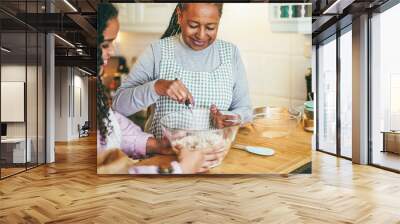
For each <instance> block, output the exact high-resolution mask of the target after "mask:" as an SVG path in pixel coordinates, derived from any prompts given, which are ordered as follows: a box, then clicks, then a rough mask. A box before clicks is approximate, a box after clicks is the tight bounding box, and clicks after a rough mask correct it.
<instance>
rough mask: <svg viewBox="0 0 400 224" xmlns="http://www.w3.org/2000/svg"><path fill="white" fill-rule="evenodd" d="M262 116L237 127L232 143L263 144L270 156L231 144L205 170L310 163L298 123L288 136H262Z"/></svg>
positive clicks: (268, 170) (159, 158)
mask: <svg viewBox="0 0 400 224" xmlns="http://www.w3.org/2000/svg"><path fill="white" fill-rule="evenodd" d="M262 122H263V121H262V119H259V120H257V121H255V122H254V125H247V126H246V127H243V128H241V129H240V130H239V132H238V134H237V136H236V140H235V143H238V144H242V145H251V146H264V147H269V148H272V149H274V150H275V154H274V155H272V156H259V155H255V154H252V153H249V152H246V151H243V150H240V149H236V148H231V149H230V151H229V152H228V154H227V155H226V157H225V159H224V160H223V161H222V163H221V165H219V166H217V167H214V168H212V169H210V170H209V171H208V172H207V173H206V174H288V173H291V172H293V171H295V170H297V169H299V168H300V167H303V166H304V165H306V164H310V163H311V136H312V133H310V132H305V131H304V130H303V129H302V127H300V125H299V126H298V127H297V128H296V129H295V130H294V131H293V133H292V134H291V135H290V136H286V137H281V138H272V139H271V138H265V137H263V132H264V131H266V130H268V128H265V127H263V125H262ZM173 160H176V157H175V156H165V155H156V156H153V157H151V158H148V159H144V160H141V161H140V162H138V163H137V164H136V165H162V166H168V164H169V163H170V162H171V161H173Z"/></svg>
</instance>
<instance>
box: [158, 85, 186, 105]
mask: <svg viewBox="0 0 400 224" xmlns="http://www.w3.org/2000/svg"><path fill="white" fill-rule="evenodd" d="M154 89H155V90H156V93H157V94H158V95H159V96H168V97H170V98H171V99H172V100H175V101H177V102H179V103H185V101H186V100H189V102H190V104H192V105H194V101H193V96H192V94H191V93H190V92H189V90H188V89H187V88H186V86H185V85H184V84H183V83H182V82H181V81H179V80H164V79H159V80H157V81H156V83H155V84H154Z"/></svg>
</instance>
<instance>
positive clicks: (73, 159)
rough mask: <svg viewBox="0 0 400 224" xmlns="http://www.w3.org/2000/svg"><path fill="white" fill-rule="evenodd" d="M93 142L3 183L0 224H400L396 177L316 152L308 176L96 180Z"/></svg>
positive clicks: (69, 147) (70, 147)
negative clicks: (311, 171)
mask: <svg viewBox="0 0 400 224" xmlns="http://www.w3.org/2000/svg"><path fill="white" fill-rule="evenodd" d="M95 147H96V144H95V139H94V138H86V139H84V140H82V141H77V142H71V143H70V144H58V145H57V154H56V158H57V161H56V163H55V164H51V165H47V166H42V167H39V168H36V169H33V170H30V171H28V172H26V173H22V174H19V175H17V176H14V177H10V178H8V179H5V180H2V181H0V199H1V200H0V202H1V203H0V223H43V222H48V223H373V224H376V223H385V224H386V223H400V175H398V174H395V173H390V172H387V171H383V170H380V169H377V168H373V167H368V166H359V165H352V164H351V163H350V161H347V160H342V159H337V158H335V157H333V156H329V155H326V154H322V153H314V154H313V174H312V175H311V176H309V175H294V176H289V177H282V176H256V175H254V176H247V175H238V176H218V177H210V176H207V177H199V176H192V177H184V178H182V177H157V178H154V177H133V176H97V175H96V166H95V164H96V162H95V161H96V149H95Z"/></svg>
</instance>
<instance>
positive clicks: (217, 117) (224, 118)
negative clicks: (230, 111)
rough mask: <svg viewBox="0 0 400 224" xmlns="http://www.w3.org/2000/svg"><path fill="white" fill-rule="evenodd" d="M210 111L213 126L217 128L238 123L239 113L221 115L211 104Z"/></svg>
mask: <svg viewBox="0 0 400 224" xmlns="http://www.w3.org/2000/svg"><path fill="white" fill-rule="evenodd" d="M210 112H211V116H212V119H213V123H214V126H215V127H217V128H224V127H230V126H234V125H238V124H240V116H239V115H237V114H234V115H223V114H222V113H221V112H220V111H219V110H218V108H217V107H216V106H215V105H211V108H210Z"/></svg>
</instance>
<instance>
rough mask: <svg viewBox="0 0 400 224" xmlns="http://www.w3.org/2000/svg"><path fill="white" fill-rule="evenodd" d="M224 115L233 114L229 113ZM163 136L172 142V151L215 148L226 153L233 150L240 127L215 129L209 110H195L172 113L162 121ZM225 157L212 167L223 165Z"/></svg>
mask: <svg viewBox="0 0 400 224" xmlns="http://www.w3.org/2000/svg"><path fill="white" fill-rule="evenodd" d="M221 113H222V114H231V113H229V112H228V111H227V112H224V111H222V112H221ZM160 122H161V127H162V131H163V135H164V136H166V137H167V138H168V140H169V141H170V142H171V146H172V149H173V150H174V151H175V152H176V153H179V151H180V150H181V149H188V150H204V149H210V148H214V149H216V150H221V151H224V157H225V156H226V154H227V153H228V151H229V149H230V148H231V144H232V142H233V141H234V140H235V137H236V134H237V132H238V129H239V124H240V121H238V123H239V124H238V125H235V126H231V127H225V128H222V129H218V128H216V127H214V125H213V122H212V117H211V114H210V111H209V109H193V110H192V111H190V110H182V111H178V112H172V113H170V114H168V115H166V116H164V117H163V118H161V120H160ZM224 157H223V158H222V159H221V160H219V161H218V162H217V163H216V164H215V165H213V166H212V167H215V166H218V165H220V164H221V162H222V160H223V159H224Z"/></svg>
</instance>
